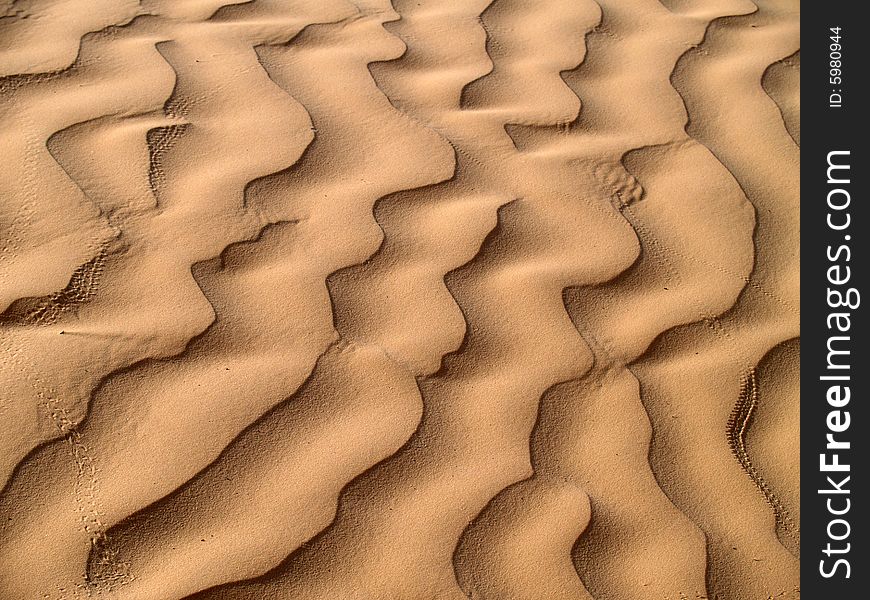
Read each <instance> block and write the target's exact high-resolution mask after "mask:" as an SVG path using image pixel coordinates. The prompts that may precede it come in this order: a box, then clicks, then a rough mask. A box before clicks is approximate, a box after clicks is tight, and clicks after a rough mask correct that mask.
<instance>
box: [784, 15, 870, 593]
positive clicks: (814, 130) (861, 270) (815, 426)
mask: <svg viewBox="0 0 870 600" xmlns="http://www.w3.org/2000/svg"><path fill="white" fill-rule="evenodd" d="M801 8H802V11H803V12H802V14H801V21H802V27H801V46H802V50H801V62H802V69H801V111H802V120H801V123H802V126H801V130H802V131H801V138H802V140H803V143H802V154H801V265H802V266H801V271H802V272H801V315H802V318H801V336H802V343H801V353H802V358H801V388H802V391H801V396H802V398H801V516H802V518H801V587H802V591H803V592H806V597H807V598H812V599H822V598H837V599H843V600H847V599H852V598H866V597H867V596H866V594H867V589H868V581H870V561H868V558H867V557H868V553H867V545H868V543H870V533H868V531H867V526H866V524H867V516H866V514H867V510H868V506H867V491H866V490H867V488H868V486H867V483H868V474H870V473H868V468H867V452H868V450H867V448H868V439H870V423H868V419H870V415H868V410H867V404H866V400H867V397H868V381H870V363H868V362H867V353H866V352H865V351H866V349H867V348H868V347H870V344H868V341H870V340H868V328H867V317H866V313H867V310H868V308H870V307H867V306H864V303H867V302H870V296H867V295H866V294H870V290H868V289H867V286H866V281H867V272H868V269H870V264H868V252H867V232H868V230H870V211H868V209H867V202H868V198H867V180H868V178H870V170H868V163H867V150H866V148H865V147H864V144H863V141H864V140H863V137H864V136H865V135H867V131H868V127H867V120H866V113H867V110H868V108H870V107H868V98H867V94H866V84H865V82H864V78H865V77H866V73H867V68H868V61H870V57H868V52H867V50H868V43H867V38H868V32H867V30H866V29H865V28H864V26H863V24H862V21H863V19H861V17H860V13H863V12H864V10H863V9H864V8H865V5H864V4H863V3H861V2H851V1H847V0H839V1H835V2H804V3H803V5H802V7H801Z"/></svg>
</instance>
